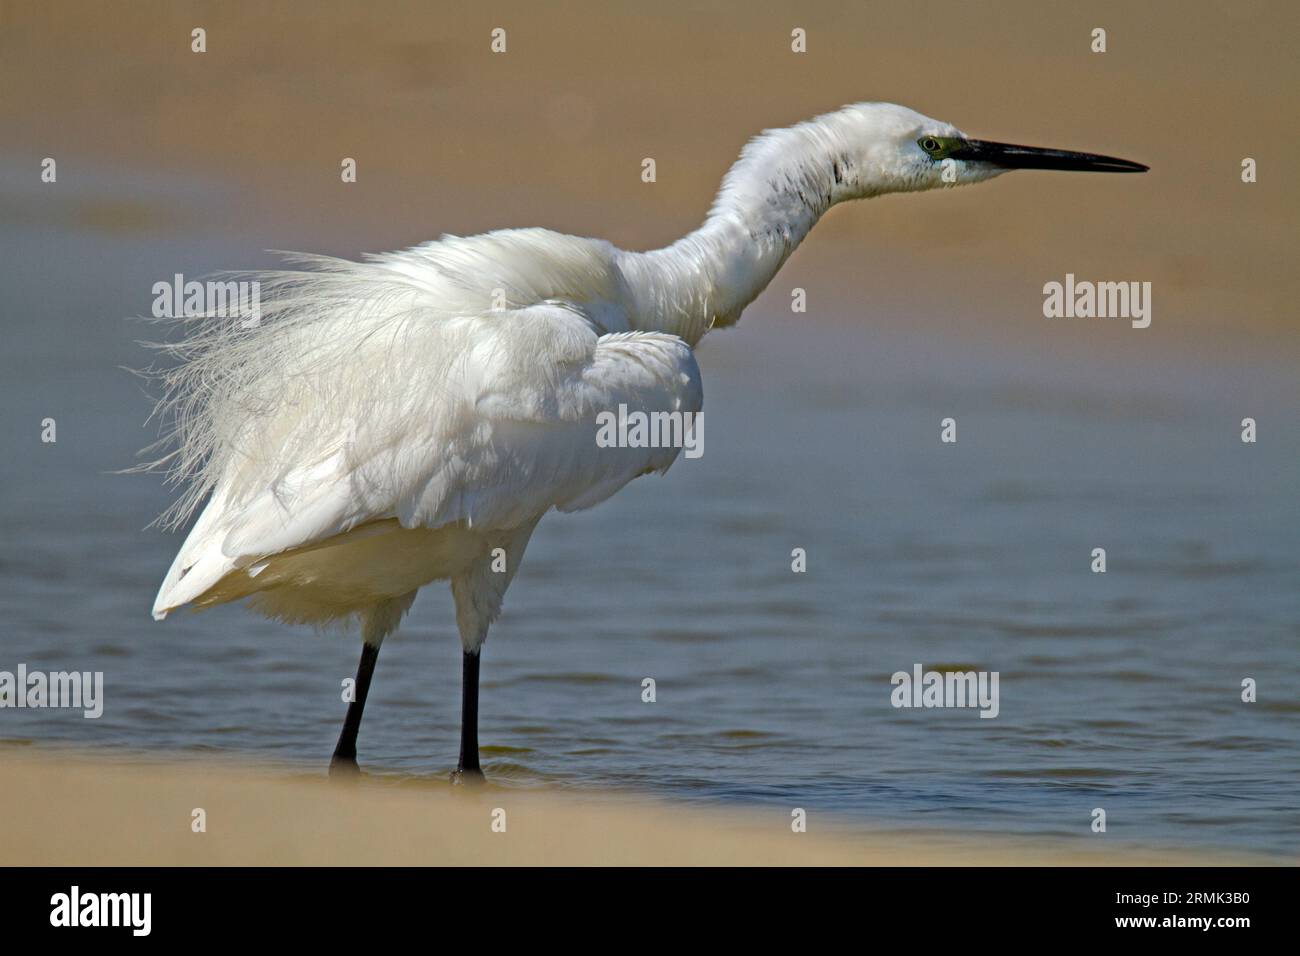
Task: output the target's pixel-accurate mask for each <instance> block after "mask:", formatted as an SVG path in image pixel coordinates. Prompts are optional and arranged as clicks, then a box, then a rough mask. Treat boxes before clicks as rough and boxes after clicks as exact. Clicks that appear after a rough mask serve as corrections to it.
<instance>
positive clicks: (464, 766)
mask: <svg viewBox="0 0 1300 956" xmlns="http://www.w3.org/2000/svg"><path fill="white" fill-rule="evenodd" d="M478 663H479V655H478V652H477V651H475V652H474V653H473V654H471V653H469V652H468V651H466V652H464V653H463V655H462V657H461V671H460V673H461V686H460V761H459V762H458V763H457V764H456V772H455V773H453V774H452V775H451V782H452V783H471V782H473V783H478V782H480V781H482V780H483V771H482V770H480V769H479V765H478Z"/></svg>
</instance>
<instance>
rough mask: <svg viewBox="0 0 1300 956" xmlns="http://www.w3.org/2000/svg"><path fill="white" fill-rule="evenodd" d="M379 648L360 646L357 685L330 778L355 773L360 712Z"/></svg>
mask: <svg viewBox="0 0 1300 956" xmlns="http://www.w3.org/2000/svg"><path fill="white" fill-rule="evenodd" d="M377 660H379V648H378V646H376V645H374V644H362V645H361V663H360V664H358V665H357V685H356V687H355V688H353V691H354V696H353V698H352V703H350V704H348V713H347V716H346V717H344V718H343V732H342V733H340V734H339V742H338V745H337V746H336V747H335V748H334V756H333V757H332V758H331V759H330V776H331V777H334V776H350V775H354V774H356V773H357V731H358V730H360V729H361V712H362V711H363V710H365V709H366V695H367V694H368V693H370V678H371V677H373V676H374V673H375V661H377Z"/></svg>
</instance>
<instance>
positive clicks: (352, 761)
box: [330, 754, 361, 780]
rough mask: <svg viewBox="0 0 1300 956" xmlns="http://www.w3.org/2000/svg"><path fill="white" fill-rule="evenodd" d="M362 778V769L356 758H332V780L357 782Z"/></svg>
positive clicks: (336, 756)
mask: <svg viewBox="0 0 1300 956" xmlns="http://www.w3.org/2000/svg"><path fill="white" fill-rule="evenodd" d="M360 776H361V768H360V767H358V766H357V758H356V757H340V756H338V755H337V754H336V755H335V756H333V757H331V758H330V779H331V780H356V779H358V778H359V777H360Z"/></svg>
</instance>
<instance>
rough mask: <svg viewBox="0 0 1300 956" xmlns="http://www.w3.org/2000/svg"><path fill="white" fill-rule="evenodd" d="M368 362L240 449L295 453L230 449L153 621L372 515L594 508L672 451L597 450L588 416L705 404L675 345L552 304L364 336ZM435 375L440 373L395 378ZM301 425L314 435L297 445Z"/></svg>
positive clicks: (498, 518) (508, 523)
mask: <svg viewBox="0 0 1300 956" xmlns="http://www.w3.org/2000/svg"><path fill="white" fill-rule="evenodd" d="M367 348H369V350H370V352H373V353H375V354H362V353H364V352H365V351H366V349H367ZM399 348H429V349H435V350H437V351H438V353H439V356H440V361H438V362H434V360H433V359H432V358H431V357H426V358H421V359H420V360H419V361H415V362H411V361H403V360H402V356H401V354H400V353H399V352H398V351H396V350H397V349H399ZM406 357H407V358H409V357H410V356H409V355H407V356H406ZM385 359H387V360H389V361H387V363H385ZM366 362H370V363H371V364H372V371H371V373H370V375H371V378H372V380H371V381H370V385H371V386H372V387H371V388H369V389H368V390H366V391H358V390H356V389H347V390H343V391H342V392H341V393H331V392H330V391H329V389H328V387H321V385H320V383H316V384H315V385H314V386H313V387H312V388H311V389H310V390H308V391H307V392H306V393H305V395H307V396H309V397H301V396H300V397H299V398H297V399H296V400H295V401H284V402H281V403H280V404H279V405H277V406H275V409H276V415H275V417H274V418H273V419H270V420H266V421H251V422H250V423H249V424H248V430H247V431H245V432H244V435H245V439H244V440H243V441H242V442H241V441H239V440H236V444H248V443H250V442H252V438H250V437H248V436H251V435H258V436H265V435H266V434H268V433H269V434H274V435H276V436H279V437H277V440H276V447H277V448H281V449H292V451H291V452H285V453H284V454H286V455H289V456H290V457H291V458H292V460H276V457H277V456H276V453H275V452H274V451H267V450H266V442H265V441H262V443H261V444H260V445H259V446H258V447H259V448H261V451H260V452H259V454H258V455H257V456H256V457H255V458H253V459H250V458H249V457H248V456H242V455H241V454H240V453H239V452H235V453H233V454H232V456H231V459H230V461H229V462H228V463H227V466H226V469H225V472H224V474H225V476H226V477H225V478H224V479H223V480H222V481H221V482H219V483H218V485H217V487H216V488H215V489H214V491H213V493H212V498H211V500H210V502H209V503H208V505H207V507H206V508H205V509H204V511H203V514H202V515H201V516H200V517H199V520H198V522H197V523H196V525H195V527H194V529H193V531H192V532H191V533H190V535H189V537H188V538H187V540H186V542H185V544H184V545H183V546H182V548H181V550H180V553H179V554H178V555H177V557H176V560H175V562H174V563H173V565H172V568H171V570H170V571H169V572H168V574H167V577H166V579H165V580H164V582H163V585H162V588H161V589H160V591H159V594H158V599H157V602H156V603H155V606H154V616H155V617H156V618H159V619H161V618H162V617H164V616H166V613H167V612H168V611H169V610H171V609H172V608H175V607H179V606H180V605H182V604H185V603H188V602H189V601H191V600H194V599H195V598H197V597H199V596H200V595H202V594H203V593H204V592H205V591H206V590H208V589H209V588H211V587H212V586H213V585H214V584H216V583H217V582H218V581H219V580H220V579H221V578H222V577H224V576H225V575H226V574H228V573H230V572H231V571H232V570H235V569H240V568H249V567H250V566H253V565H255V564H256V563H257V562H258V561H259V560H260V559H262V558H265V557H267V556H269V555H273V554H279V553H281V552H284V551H288V550H290V549H295V548H302V547H304V546H307V545H310V544H313V543H316V542H319V541H322V540H325V539H327V538H329V537H332V536H334V535H337V534H341V533H344V532H347V531H349V530H351V529H352V528H355V527H357V526H358V525H360V524H363V523H365V522H368V521H373V520H376V519H382V518H397V519H398V520H399V521H400V522H401V524H402V525H403V526H404V527H426V528H437V527H441V526H443V525H446V524H450V523H453V522H464V523H465V524H467V525H468V526H470V527H473V528H477V529H481V530H487V531H490V530H496V529H510V528H516V527H519V526H520V525H522V524H524V523H525V522H527V521H530V520H533V519H536V518H537V517H539V516H540V515H542V514H543V513H545V512H546V511H547V510H549V509H550V508H552V507H555V508H559V509H560V510H577V509H581V508H588V507H591V506H592V505H595V504H597V503H599V502H601V501H603V500H604V499H605V498H608V497H609V496H610V495H612V494H613V493H614V492H616V491H617V490H618V489H619V488H621V487H623V485H625V484H627V482H629V481H631V480H632V479H633V478H635V477H637V476H638V475H642V474H646V473H648V472H651V471H664V470H666V469H667V468H668V467H669V465H671V464H672V462H673V461H674V459H675V458H676V457H677V454H678V452H679V449H678V448H671V447H669V448H621V447H612V448H602V447H598V445H597V442H596V435H597V430H598V429H597V415H598V413H600V412H603V411H610V412H617V411H618V409H619V406H620V405H623V406H626V408H627V410H628V412H629V413H630V412H634V411H641V412H646V413H649V412H654V411H658V412H681V413H692V414H693V413H696V412H698V411H699V410H700V408H701V405H702V403H703V392H702V388H701V382H700V372H699V366H698V365H697V364H696V362H695V357H694V355H693V354H692V352H691V350H690V348H689V347H688V346H687V345H686V343H685V342H683V341H682V340H681V339H679V338H677V337H676V336H672V335H666V334H662V333H652V332H623V333H615V334H608V335H603V336H602V335H600V334H599V329H598V327H597V325H596V324H595V323H594V322H593V321H592V320H591V318H590V317H589V316H588V315H587V314H585V313H584V312H583V311H582V310H581V309H579V308H578V307H576V306H574V305H572V304H569V303H564V302H558V301H547V302H542V303H539V304H536V305H532V306H529V307H527V308H521V309H514V310H504V311H500V312H488V313H484V314H482V315H477V316H469V317H458V318H453V319H445V320H439V321H438V322H436V323H430V324H429V326H428V327H427V328H422V329H421V331H420V335H419V336H418V337H416V338H413V339H412V338H403V339H402V340H401V341H400V342H396V343H395V342H393V341H385V342H383V343H379V344H376V343H370V344H369V346H368V345H367V344H366V343H364V342H359V343H358V354H357V356H356V364H357V365H358V366H364V365H365V363H366ZM430 368H436V369H438V376H437V380H435V381H408V380H406V379H407V378H409V377H410V375H411V374H415V372H418V371H422V370H425V369H430ZM367 397H368V400H367ZM308 402H312V403H316V405H315V407H312V408H311V409H310V414H307V413H306V412H304V409H303V407H302V406H303V405H304V404H306V403H308ZM321 406H324V407H323V408H322V407H321ZM293 416H297V418H293ZM286 418H291V419H293V421H292V422H289V423H288V424H286V422H285V421H284V419H286ZM294 422H296V424H294ZM330 422H332V423H334V427H333V428H329V427H324V428H323V427H322V423H330ZM302 429H314V430H316V432H319V433H316V434H311V435H310V436H308V437H309V439H310V440H309V442H304V436H303V435H302V434H300V433H299V432H300V431H301V430H302ZM306 447H310V448H312V449H314V453H310V454H304V451H303V449H304V448H306Z"/></svg>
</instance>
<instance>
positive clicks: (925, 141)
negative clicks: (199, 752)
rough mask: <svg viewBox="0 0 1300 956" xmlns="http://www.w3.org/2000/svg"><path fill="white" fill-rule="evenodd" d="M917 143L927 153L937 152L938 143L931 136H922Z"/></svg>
mask: <svg viewBox="0 0 1300 956" xmlns="http://www.w3.org/2000/svg"><path fill="white" fill-rule="evenodd" d="M917 143H918V145H919V146H920V147H921V148H922V149H923V150H925V151H926V152H927V153H937V152H939V141H938V140H937V139H935V138H934V137H933V136H923V137H922V138H921V139H919V140H917Z"/></svg>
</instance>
